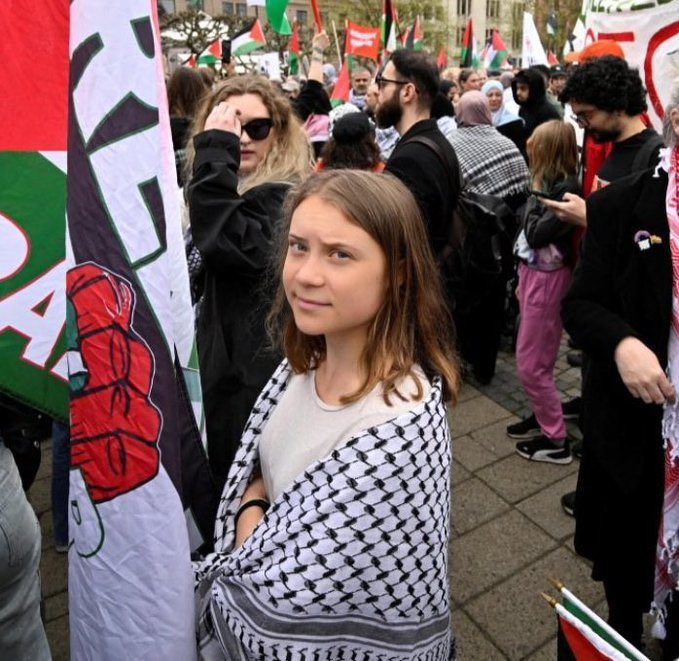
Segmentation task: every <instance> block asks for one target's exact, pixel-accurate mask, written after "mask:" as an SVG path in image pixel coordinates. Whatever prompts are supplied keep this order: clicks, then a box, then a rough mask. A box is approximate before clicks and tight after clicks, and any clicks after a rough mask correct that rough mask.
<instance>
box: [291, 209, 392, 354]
mask: <svg viewBox="0 0 679 661" xmlns="http://www.w3.org/2000/svg"><path fill="white" fill-rule="evenodd" d="M283 287H284V289H285V294H286V297H287V299H288V303H289V304H290V307H291V308H292V312H293V315H294V317H295V324H296V325H297V328H299V330H300V331H301V332H302V333H305V334H307V335H324V336H325V337H326V340H328V339H334V340H344V341H350V342H359V343H360V342H363V343H364V342H365V341H366V337H367V332H368V329H369V327H370V324H371V323H372V321H373V320H374V318H375V316H376V315H377V312H378V311H379V309H380V307H381V306H382V305H383V303H384V299H385V293H386V289H387V277H386V258H385V256H384V252H383V250H382V248H381V247H380V245H379V244H378V243H377V242H376V241H375V240H374V239H373V238H372V237H371V236H370V235H369V234H368V233H367V232H366V231H365V230H363V229H361V228H360V227H359V226H358V225H356V224H355V223H352V222H350V221H349V220H348V219H347V218H346V216H345V215H344V214H343V213H342V212H341V211H339V209H337V208H336V207H335V206H332V205H330V204H328V203H327V202H325V201H324V200H322V199H321V198H320V197H318V196H312V197H309V198H307V199H306V200H304V201H303V202H302V203H301V204H300V205H299V206H298V207H297V208H296V209H295V212H294V213H293V216H292V222H291V224H290V232H289V236H288V253H287V256H286V258H285V265H284V267H283Z"/></svg>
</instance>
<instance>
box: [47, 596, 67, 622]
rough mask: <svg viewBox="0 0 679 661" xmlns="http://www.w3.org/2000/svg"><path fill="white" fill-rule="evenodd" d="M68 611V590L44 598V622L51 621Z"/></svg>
mask: <svg viewBox="0 0 679 661" xmlns="http://www.w3.org/2000/svg"><path fill="white" fill-rule="evenodd" d="M67 613H68V592H65V591H64V592H59V593H57V594H55V595H53V596H51V597H48V598H47V599H45V614H44V619H45V622H51V621H52V620H56V619H57V618H60V617H61V616H62V615H66V614H67Z"/></svg>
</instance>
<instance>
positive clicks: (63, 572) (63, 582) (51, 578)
mask: <svg viewBox="0 0 679 661" xmlns="http://www.w3.org/2000/svg"><path fill="white" fill-rule="evenodd" d="M67 574H68V560H67V556H66V554H65V553H64V554H59V553H57V552H56V551H55V550H54V548H53V547H51V548H45V547H44V546H43V551H42V558H41V559H40V582H41V585H42V596H43V598H45V597H51V596H52V595H54V594H57V593H59V592H64V591H65V590H66V588H67V587H68V576H67Z"/></svg>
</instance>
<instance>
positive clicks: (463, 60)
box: [460, 18, 479, 68]
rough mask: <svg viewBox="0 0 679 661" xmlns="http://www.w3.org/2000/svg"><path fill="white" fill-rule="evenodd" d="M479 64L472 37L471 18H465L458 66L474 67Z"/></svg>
mask: <svg viewBox="0 0 679 661" xmlns="http://www.w3.org/2000/svg"><path fill="white" fill-rule="evenodd" d="M478 64H479V54H478V50H477V46H476V39H474V25H473V23H472V19H471V18H470V19H468V20H467V26H466V27H465V29H464V36H463V37H462V52H461V53H460V66H461V67H463V68H470V67H471V68H474V67H477V66H478Z"/></svg>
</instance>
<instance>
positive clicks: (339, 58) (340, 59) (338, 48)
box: [331, 19, 342, 66]
mask: <svg viewBox="0 0 679 661" xmlns="http://www.w3.org/2000/svg"><path fill="white" fill-rule="evenodd" d="M331 23H332V32H333V34H334V35H335V47H336V48H337V59H338V60H339V65H340V66H342V51H341V50H340V45H339V38H338V37H337V27H336V26H335V19H333V20H332V21H331Z"/></svg>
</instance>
